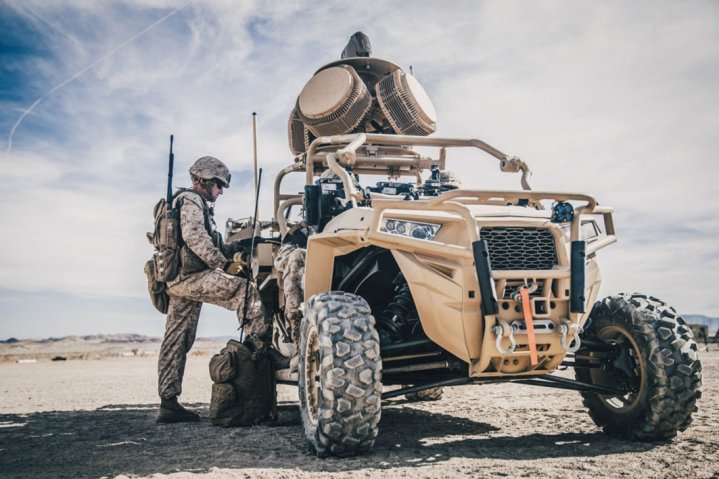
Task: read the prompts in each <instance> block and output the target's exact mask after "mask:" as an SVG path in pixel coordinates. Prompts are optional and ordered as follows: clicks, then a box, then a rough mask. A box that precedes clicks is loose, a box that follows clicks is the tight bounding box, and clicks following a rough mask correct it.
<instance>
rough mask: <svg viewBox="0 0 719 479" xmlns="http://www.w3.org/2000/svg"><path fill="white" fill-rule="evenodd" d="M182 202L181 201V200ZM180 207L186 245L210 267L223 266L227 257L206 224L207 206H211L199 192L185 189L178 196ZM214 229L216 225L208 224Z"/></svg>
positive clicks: (181, 225)
mask: <svg viewBox="0 0 719 479" xmlns="http://www.w3.org/2000/svg"><path fill="white" fill-rule="evenodd" d="M180 201H181V202H182V203H179V202H180ZM177 202H178V204H181V205H182V206H181V207H180V230H181V231H182V239H183V241H184V242H185V245H186V246H187V247H188V248H189V249H190V250H191V251H192V252H193V253H194V254H195V255H197V256H198V257H199V258H200V259H201V260H202V261H203V262H204V263H205V264H206V265H207V266H208V267H209V268H210V269H214V268H222V267H223V266H224V265H225V262H227V258H225V255H224V254H222V251H221V250H220V249H219V248H218V247H217V246H215V244H214V243H213V242H212V237H211V236H210V235H209V234H208V232H207V227H206V225H205V212H204V211H205V208H209V207H208V206H207V203H206V202H205V200H204V199H202V197H201V196H200V195H198V194H197V193H193V192H191V191H185V192H183V193H180V194H179V195H178V196H177ZM208 226H209V228H211V229H214V228H213V227H214V225H208Z"/></svg>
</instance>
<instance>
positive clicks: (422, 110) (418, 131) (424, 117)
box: [375, 70, 437, 136]
mask: <svg viewBox="0 0 719 479" xmlns="http://www.w3.org/2000/svg"><path fill="white" fill-rule="evenodd" d="M375 93H376V95H377V102H378V103H379V106H380V108H381V110H382V113H384V115H385V116H386V117H387V120H388V121H389V122H390V124H391V125H392V128H393V129H394V131H395V132H396V133H397V134H399V135H416V136H427V135H429V134H431V133H434V132H435V131H436V130H437V112H436V111H435V109H434V106H433V105H432V101H431V100H430V99H429V96H428V95H427V93H426V92H425V91H424V88H422V85H420V84H419V82H418V81H417V79H416V78H415V77H414V76H412V75H409V74H407V73H405V72H404V71H402V70H395V71H393V72H392V73H390V74H389V75H387V76H386V77H385V78H383V79H382V80H380V81H379V82H377V85H376V86H375Z"/></svg>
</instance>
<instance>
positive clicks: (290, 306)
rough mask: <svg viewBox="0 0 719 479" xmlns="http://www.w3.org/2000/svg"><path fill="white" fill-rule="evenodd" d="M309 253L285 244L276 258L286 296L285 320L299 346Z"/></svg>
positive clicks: (276, 266) (294, 341) (295, 342)
mask: <svg viewBox="0 0 719 479" xmlns="http://www.w3.org/2000/svg"><path fill="white" fill-rule="evenodd" d="M306 254H307V251H306V250H305V249H304V248H300V247H298V246H296V245H294V244H289V243H286V244H283V245H282V246H281V247H280V250H279V251H278V252H277V256H275V268H276V269H277V271H278V272H279V273H280V278H281V280H282V289H283V291H284V295H285V318H286V319H287V322H288V323H289V327H290V334H291V336H292V342H293V343H294V344H299V340H300V322H301V321H302V308H301V307H300V306H301V304H302V302H303V301H304V299H305V283H304V280H305V256H306Z"/></svg>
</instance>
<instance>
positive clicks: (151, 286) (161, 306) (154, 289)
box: [145, 257, 170, 314]
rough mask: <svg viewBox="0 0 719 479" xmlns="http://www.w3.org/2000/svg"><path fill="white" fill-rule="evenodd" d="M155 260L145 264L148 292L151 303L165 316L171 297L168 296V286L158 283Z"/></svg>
mask: <svg viewBox="0 0 719 479" xmlns="http://www.w3.org/2000/svg"><path fill="white" fill-rule="evenodd" d="M154 260H155V258H154V257H153V259H151V260H149V261H148V262H147V263H145V275H146V276H147V290H148V292H149V293H150V301H151V302H152V305H153V306H154V307H155V309H157V310H158V311H159V312H161V313H163V314H165V313H167V309H168V307H169V306H170V297H169V296H168V295H167V285H166V284H165V283H164V282H162V281H158V280H157V277H156V275H155V261H154Z"/></svg>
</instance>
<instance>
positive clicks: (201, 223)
mask: <svg viewBox="0 0 719 479" xmlns="http://www.w3.org/2000/svg"><path fill="white" fill-rule="evenodd" d="M180 197H182V198H183V202H182V203H181V208H180V225H181V229H182V238H183V240H184V241H185V243H186V245H187V247H189V248H190V249H191V250H192V252H193V253H194V254H195V255H196V256H197V257H198V258H199V259H201V260H202V261H203V262H204V263H206V265H207V266H208V267H207V268H206V269H204V270H202V271H200V272H197V273H191V274H188V273H185V272H180V274H179V275H178V277H177V278H176V279H174V280H173V281H170V282H168V283H167V294H168V296H169V298H170V304H169V308H168V312H167V322H166V325H165V337H164V340H163V342H162V346H161V348H160V356H159V358H158V359H159V360H158V378H159V380H158V392H159V394H160V397H161V398H163V399H171V398H173V397H175V396H178V395H179V394H180V393H181V392H182V377H183V375H184V371H185V362H186V358H187V353H188V352H189V351H190V348H192V345H193V343H194V342H195V334H196V332H197V323H198V319H199V316H200V309H201V307H202V303H211V304H215V305H217V306H221V307H223V308H225V309H229V310H231V311H235V312H236V313H237V318H238V320H239V321H240V324H242V314H243V311H244V299H245V288H246V285H247V280H245V279H244V278H240V277H237V276H232V275H229V274H226V273H225V272H224V271H222V269H220V268H222V267H223V266H224V265H225V263H226V261H227V259H226V258H225V256H224V255H223V254H222V251H220V249H219V248H217V247H216V246H215V245H214V244H213V243H212V239H211V237H210V234H209V233H208V232H207V230H206V229H205V212H204V211H203V208H207V204H206V203H205V202H204V201H203V200H202V198H201V197H199V196H198V195H197V194H194V193H190V192H185V193H182V194H181V195H179V196H178V198H180ZM247 299H248V305H247V318H248V320H247V324H246V325H245V329H244V333H245V336H246V337H247V338H248V339H250V340H251V341H252V342H253V343H255V345H256V347H258V348H259V347H261V346H262V345H264V344H269V335H270V332H271V331H270V326H271V321H270V319H269V317H268V315H267V314H266V312H265V309H264V306H263V305H262V300H261V298H260V294H259V292H258V291H257V288H256V287H255V286H254V285H253V284H252V283H250V287H249V290H248V295H247Z"/></svg>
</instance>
